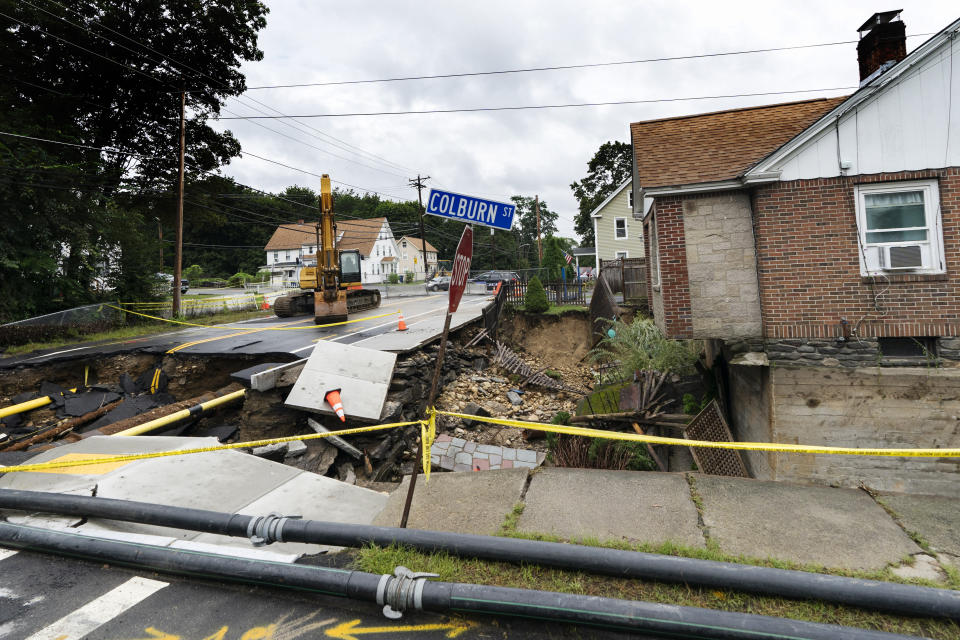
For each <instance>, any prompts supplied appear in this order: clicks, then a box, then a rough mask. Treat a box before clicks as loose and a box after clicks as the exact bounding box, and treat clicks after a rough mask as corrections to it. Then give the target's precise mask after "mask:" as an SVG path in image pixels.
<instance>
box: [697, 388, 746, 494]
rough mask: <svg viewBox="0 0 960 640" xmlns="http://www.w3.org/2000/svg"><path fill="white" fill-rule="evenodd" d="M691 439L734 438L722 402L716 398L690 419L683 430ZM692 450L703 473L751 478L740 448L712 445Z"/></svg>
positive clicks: (717, 440)
mask: <svg viewBox="0 0 960 640" xmlns="http://www.w3.org/2000/svg"><path fill="white" fill-rule="evenodd" d="M683 437H684V438H686V439H687V440H707V441H710V442H733V435H732V434H731V433H730V427H728V426H727V421H726V420H724V419H723V414H722V413H720V406H719V405H718V404H717V401H716V400H712V401H711V402H710V404H708V405H707V406H706V408H705V409H704V410H703V411H701V412H700V413H698V414H697V416H696V417H695V418H694V419H693V420H691V421H690V423H689V424H688V425H687V428H686V429H685V430H684V432H683ZM690 453H691V454H693V459H694V460H695V461H696V463H697V468H699V469H700V472H701V473H706V474H709V475H713V476H735V477H740V478H749V477H750V474H749V473H747V467H746V465H744V464H743V458H742V457H741V456H740V452H739V451H736V450H732V449H708V448H706V447H690Z"/></svg>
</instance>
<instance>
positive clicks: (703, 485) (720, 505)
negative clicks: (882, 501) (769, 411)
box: [694, 475, 921, 570]
mask: <svg viewBox="0 0 960 640" xmlns="http://www.w3.org/2000/svg"><path fill="white" fill-rule="evenodd" d="M694 478H695V479H696V490H697V493H698V494H699V495H700V498H701V500H702V502H703V523H704V525H706V527H707V530H708V533H709V535H710V537H711V538H712V539H714V540H716V541H717V542H718V543H719V545H720V548H721V549H722V550H723V551H725V552H726V553H730V554H734V555H744V556H751V557H755V558H776V559H778V560H789V561H792V562H798V563H803V564H816V565H822V566H825V567H828V568H837V569H851V570H872V569H882V568H883V567H885V566H886V565H887V564H889V563H894V564H899V563H900V561H901V560H902V559H903V558H904V556H907V555H913V554H916V553H920V552H921V549H920V547H918V546H917V545H916V544H915V543H914V542H913V541H912V540H910V538H909V537H907V535H906V534H905V533H904V532H903V530H902V529H901V528H900V527H899V526H898V525H897V523H895V522H894V521H893V519H892V518H890V516H889V515H887V512H886V511H884V510H883V508H882V507H881V506H880V505H878V504H877V503H876V502H874V501H873V499H872V498H871V497H870V496H869V495H867V494H866V493H865V492H863V491H859V490H856V489H834V488H830V487H813V486H799V485H790V484H784V483H779V482H765V481H760V480H751V479H746V478H725V477H721V476H705V475H695V476H694Z"/></svg>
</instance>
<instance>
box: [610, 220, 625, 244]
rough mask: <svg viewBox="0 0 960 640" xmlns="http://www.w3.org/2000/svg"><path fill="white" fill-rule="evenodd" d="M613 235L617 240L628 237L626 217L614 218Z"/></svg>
mask: <svg viewBox="0 0 960 640" xmlns="http://www.w3.org/2000/svg"><path fill="white" fill-rule="evenodd" d="M613 235H614V237H615V238H616V239H617V240H625V239H626V238H627V219H626V218H614V219H613Z"/></svg>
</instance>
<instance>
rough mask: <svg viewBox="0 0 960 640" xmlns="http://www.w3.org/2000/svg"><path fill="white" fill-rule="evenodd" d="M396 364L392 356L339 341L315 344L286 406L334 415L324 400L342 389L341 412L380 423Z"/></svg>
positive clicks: (393, 355) (394, 357)
mask: <svg viewBox="0 0 960 640" xmlns="http://www.w3.org/2000/svg"><path fill="white" fill-rule="evenodd" d="M396 361H397V356H396V354H394V353H385V352H383V351H376V350H373V349H366V348H362V347H355V346H353V345H347V344H340V343H339V342H324V341H321V342H318V343H317V346H316V347H315V348H314V350H313V353H312V354H310V358H309V359H308V360H307V364H306V366H305V367H304V368H303V371H302V372H301V373H300V377H299V378H297V382H296V384H294V385H293V389H292V390H291V391H290V395H288V396H287V399H286V402H285V404H286V405H287V406H288V407H294V408H296V409H303V410H304V411H312V412H314V413H322V414H326V415H336V414H335V413H334V411H333V409H332V408H331V407H330V405H329V404H327V403H326V401H325V400H324V397H325V395H326V393H327V392H328V391H330V390H331V389H341V391H340V398H341V400H342V402H343V410H344V412H345V413H346V414H347V415H348V416H349V417H351V418H359V419H361V420H369V421H376V420H379V419H380V414H381V413H382V411H383V403H384V401H386V399H387V390H388V389H389V388H390V378H391V377H392V376H393V367H394V365H395V364H396Z"/></svg>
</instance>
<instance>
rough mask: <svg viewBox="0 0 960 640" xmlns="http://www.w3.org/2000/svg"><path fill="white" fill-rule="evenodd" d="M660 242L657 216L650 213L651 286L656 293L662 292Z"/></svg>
mask: <svg viewBox="0 0 960 640" xmlns="http://www.w3.org/2000/svg"><path fill="white" fill-rule="evenodd" d="M659 241H660V238H659V234H657V216H656V213H655V212H652V211H651V212H650V253H651V254H652V255H651V256H650V264H651V267H652V268H651V270H650V284H652V285H653V290H654V291H659V290H660V245H659V244H658V242H659Z"/></svg>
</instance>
